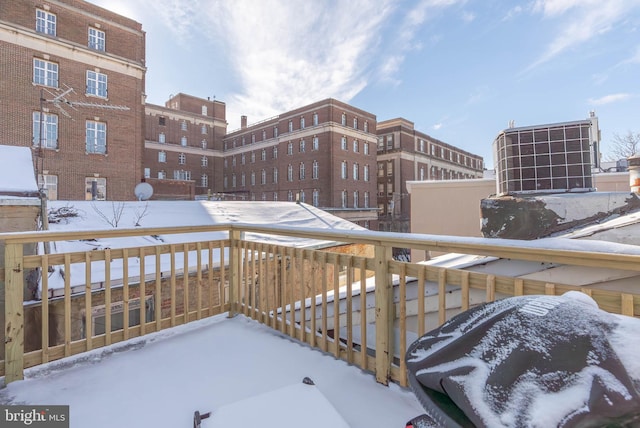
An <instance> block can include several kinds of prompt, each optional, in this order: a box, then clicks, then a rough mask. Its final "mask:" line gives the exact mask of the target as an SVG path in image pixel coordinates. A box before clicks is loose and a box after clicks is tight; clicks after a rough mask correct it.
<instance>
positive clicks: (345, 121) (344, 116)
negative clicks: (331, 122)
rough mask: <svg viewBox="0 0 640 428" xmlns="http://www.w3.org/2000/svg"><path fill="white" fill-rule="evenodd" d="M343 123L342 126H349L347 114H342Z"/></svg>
mask: <svg viewBox="0 0 640 428" xmlns="http://www.w3.org/2000/svg"><path fill="white" fill-rule="evenodd" d="M341 123H342V126H347V115H346V113H342V120H341Z"/></svg>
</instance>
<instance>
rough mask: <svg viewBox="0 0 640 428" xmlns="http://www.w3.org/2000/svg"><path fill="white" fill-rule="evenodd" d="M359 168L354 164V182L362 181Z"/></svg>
mask: <svg viewBox="0 0 640 428" xmlns="http://www.w3.org/2000/svg"><path fill="white" fill-rule="evenodd" d="M359 170H360V168H359V166H358V164H357V163H354V164H353V179H354V180H359V179H360V174H359Z"/></svg>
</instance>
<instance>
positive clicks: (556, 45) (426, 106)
mask: <svg viewBox="0 0 640 428" xmlns="http://www.w3.org/2000/svg"><path fill="white" fill-rule="evenodd" d="M91 2H92V3H95V4H98V5H100V6H103V7H106V8H109V9H110V10H113V11H115V12H118V13H121V14H123V15H125V16H128V17H130V18H133V19H135V20H136V21H138V22H140V23H142V26H143V29H144V30H145V31H146V34H147V35H146V41H147V66H148V71H147V88H146V90H147V101H148V102H150V103H154V104H160V105H164V102H165V101H166V100H167V99H168V98H169V96H170V95H171V94H175V93H178V92H183V93H188V94H191V95H195V96H199V97H203V98H206V97H214V96H215V98H216V99H217V100H220V101H223V102H225V103H226V105H227V121H228V122H229V127H228V130H234V129H237V128H238V127H239V125H240V115H243V114H244V115H247V116H248V118H249V123H250V124H251V123H253V122H257V121H259V120H262V119H266V118H268V117H271V116H274V115H277V114H279V113H282V112H285V111H287V110H290V109H293V108H297V107H300V106H303V105H306V104H309V103H311V102H314V101H318V100H321V99H324V98H328V97H332V98H336V99H339V100H342V101H345V102H348V103H350V104H352V105H354V106H356V107H359V108H361V109H364V110H367V111H369V112H371V113H374V114H376V115H377V118H378V120H385V119H391V118H395V117H404V118H406V119H408V120H410V121H412V122H414V123H415V126H416V129H418V130H420V131H422V132H425V133H427V134H429V135H431V136H433V137H434V138H437V139H439V140H442V141H444V142H446V143H449V144H453V145H455V146H458V147H460V148H462V149H464V150H467V151H469V152H471V153H474V154H478V155H480V156H483V157H484V159H485V164H486V165H487V166H488V167H492V166H493V153H492V142H493V139H494V138H495V136H496V135H497V134H498V132H500V131H501V130H503V129H504V128H506V127H507V125H508V123H509V121H510V120H513V121H514V122H515V125H516V126H527V125H536V124H544V123H554V122H563V121H570V120H579V119H584V118H587V117H588V116H589V112H590V111H591V110H594V111H595V112H596V115H597V116H598V117H599V119H600V129H601V131H602V152H603V156H604V157H606V155H607V148H608V146H609V145H610V144H611V141H612V138H613V137H614V135H615V134H619V135H622V134H626V133H627V132H628V131H633V132H640V87H639V85H640V0H532V1H522V2H516V1H513V0H134V1H131V0H91Z"/></svg>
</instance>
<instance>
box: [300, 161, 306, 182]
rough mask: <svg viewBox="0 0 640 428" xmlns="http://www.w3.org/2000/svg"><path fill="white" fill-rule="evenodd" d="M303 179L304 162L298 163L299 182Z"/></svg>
mask: <svg viewBox="0 0 640 428" xmlns="http://www.w3.org/2000/svg"><path fill="white" fill-rule="evenodd" d="M304 177H305V169H304V162H300V180H304Z"/></svg>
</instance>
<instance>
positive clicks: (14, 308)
mask: <svg viewBox="0 0 640 428" xmlns="http://www.w3.org/2000/svg"><path fill="white" fill-rule="evenodd" d="M22 258H23V248H22V244H9V243H7V245H6V246H5V251H4V266H5V284H4V285H5V290H4V291H5V307H4V310H5V319H4V326H3V327H4V334H5V336H4V360H5V378H4V379H5V384H9V383H11V382H13V381H16V380H22V379H24V373H23V372H24V303H23V301H24V294H23V293H24V264H23V260H22Z"/></svg>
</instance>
